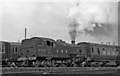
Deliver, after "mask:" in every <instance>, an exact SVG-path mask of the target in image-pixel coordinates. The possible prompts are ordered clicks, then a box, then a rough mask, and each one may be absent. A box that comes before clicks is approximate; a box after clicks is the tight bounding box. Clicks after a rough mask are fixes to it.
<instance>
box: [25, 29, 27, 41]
mask: <svg viewBox="0 0 120 76" xmlns="http://www.w3.org/2000/svg"><path fill="white" fill-rule="evenodd" d="M26 34H27V29H26V28H25V39H26Z"/></svg>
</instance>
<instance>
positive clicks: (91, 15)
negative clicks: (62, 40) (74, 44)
mask: <svg viewBox="0 0 120 76" xmlns="http://www.w3.org/2000/svg"><path fill="white" fill-rule="evenodd" d="M117 17H118V6H117V2H81V3H79V5H78V6H75V7H73V8H71V9H70V12H69V15H68V19H69V28H70V30H69V33H70V36H71V39H72V40H75V39H76V37H77V36H78V35H79V34H82V33H84V34H86V35H91V36H94V37H97V38H100V37H109V36H112V35H111V34H115V33H116V32H117V31H116V30H117V26H118V18H117ZM116 35H117V34H116ZM114 37H115V36H114ZM116 38H117V37H116Z"/></svg>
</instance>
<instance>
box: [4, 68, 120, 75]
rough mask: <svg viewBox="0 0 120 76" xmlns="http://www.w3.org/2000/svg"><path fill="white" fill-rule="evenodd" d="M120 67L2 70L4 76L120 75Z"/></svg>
mask: <svg viewBox="0 0 120 76" xmlns="http://www.w3.org/2000/svg"><path fill="white" fill-rule="evenodd" d="M119 72H120V67H118V68H115V67H55V68H53V67H46V68H45V67H44V68H43V67H40V68H35V67H26V68H22V67H21V68H9V67H7V68H2V74H10V73H39V74H113V73H119Z"/></svg>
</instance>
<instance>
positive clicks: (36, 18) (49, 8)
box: [0, 1, 109, 42]
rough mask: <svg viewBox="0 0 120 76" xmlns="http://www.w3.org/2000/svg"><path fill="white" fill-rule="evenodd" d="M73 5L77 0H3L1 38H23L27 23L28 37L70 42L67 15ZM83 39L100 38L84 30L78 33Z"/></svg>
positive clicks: (79, 39) (94, 39)
mask: <svg viewBox="0 0 120 76" xmlns="http://www.w3.org/2000/svg"><path fill="white" fill-rule="evenodd" d="M74 6H76V2H15V1H13V2H4V3H3V6H2V27H1V26H0V28H2V40H5V41H21V40H22V39H23V38H24V28H25V27H27V38H30V37H34V36H38V37H48V38H53V39H62V40H64V41H66V42H70V41H71V38H70V35H69V33H68V19H67V15H68V14H69V10H70V8H72V7H74ZM0 21H1V20H0ZM0 34H1V32H0ZM105 40H107V38H105V39H104V41H105ZM80 41H90V42H101V41H100V40H98V39H96V38H95V37H92V36H89V35H85V34H82V35H80V36H79V37H77V42H80ZM108 41H109V40H108ZM106 42H107V41H106Z"/></svg>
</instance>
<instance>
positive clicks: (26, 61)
mask: <svg viewBox="0 0 120 76" xmlns="http://www.w3.org/2000/svg"><path fill="white" fill-rule="evenodd" d="M10 45H11V44H10ZM12 47H13V46H12ZM16 50H18V51H17V52H16V54H14V55H13V53H12V52H10V51H13V50H12V49H11V48H10V50H9V52H10V56H13V57H9V58H11V59H9V58H8V59H7V58H6V59H7V61H8V62H9V61H12V62H14V63H15V64H16V65H17V66H26V67H27V66H31V67H107V66H120V46H116V45H105V44H96V43H88V42H81V43H78V44H68V43H65V42H64V41H62V40H57V41H55V40H53V39H50V38H43V37H32V38H30V39H24V40H22V42H21V45H19V46H17V49H16ZM6 53H7V52H6ZM13 58H14V59H13ZM3 61H4V60H3Z"/></svg>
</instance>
